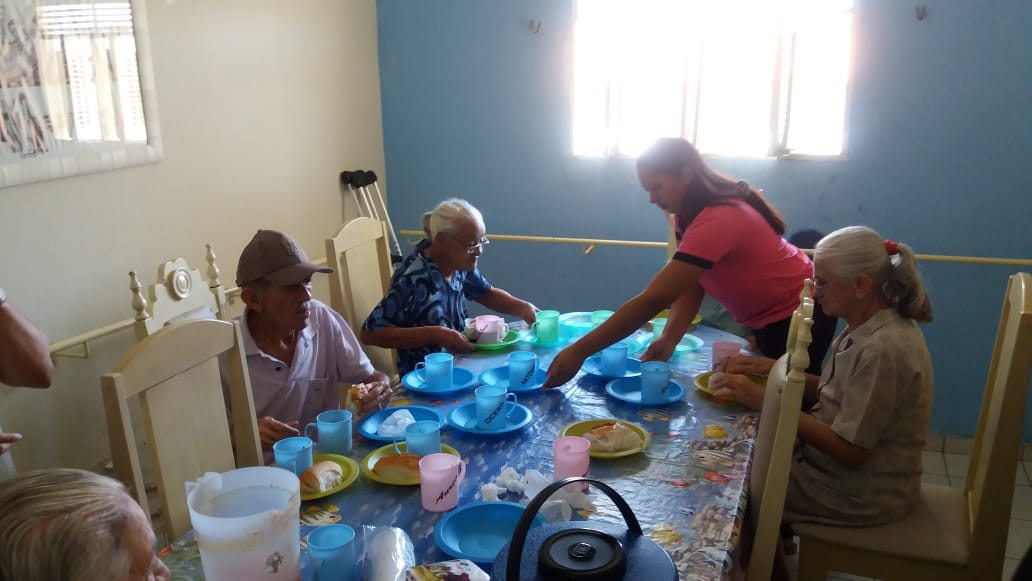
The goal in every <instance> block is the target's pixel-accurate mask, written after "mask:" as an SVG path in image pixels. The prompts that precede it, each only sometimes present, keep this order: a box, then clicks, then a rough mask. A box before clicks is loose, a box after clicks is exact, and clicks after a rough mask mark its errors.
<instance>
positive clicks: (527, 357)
mask: <svg viewBox="0 0 1032 581" xmlns="http://www.w3.org/2000/svg"><path fill="white" fill-rule="evenodd" d="M537 367H538V357H537V355H535V354H533V353H531V352H530V351H516V352H514V353H510V354H509V388H510V389H519V388H524V387H528V386H531V385H534V378H535V376H536V375H537Z"/></svg>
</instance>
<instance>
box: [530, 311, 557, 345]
mask: <svg viewBox="0 0 1032 581" xmlns="http://www.w3.org/2000/svg"><path fill="white" fill-rule="evenodd" d="M534 321H535V322H534V324H533V325H531V327H532V328H533V329H534V335H535V336H536V337H537V341H538V342H539V343H555V342H556V341H558V340H559V311H538V312H537V314H536V315H534Z"/></svg>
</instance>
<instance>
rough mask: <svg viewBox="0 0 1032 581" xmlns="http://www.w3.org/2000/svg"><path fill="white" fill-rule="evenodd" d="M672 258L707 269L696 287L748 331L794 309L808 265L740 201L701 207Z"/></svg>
mask: <svg viewBox="0 0 1032 581" xmlns="http://www.w3.org/2000/svg"><path fill="white" fill-rule="evenodd" d="M674 260H682V261H685V262H689V263H691V264H696V265H698V266H702V267H703V268H706V269H707V271H706V272H705V273H704V274H703V275H702V279H701V280H700V283H701V284H702V288H703V289H705V290H706V294H708V295H710V296H712V297H713V298H714V299H716V300H717V301H718V302H719V303H720V304H722V305H724V308H726V309H727V310H728V312H729V313H731V316H733V317H734V318H735V320H736V321H738V322H739V323H741V324H742V325H745V326H746V327H749V328H750V329H762V328H763V327H765V326H767V325H769V324H771V323H774V322H777V321H780V320H782V319H784V318H786V317H788V316H789V315H791V314H792V311H794V310H795V308H796V307H797V306H798V305H799V292H800V291H801V290H802V288H803V280H804V279H806V278H808V277H812V276H813V264H812V263H811V262H810V258H809V257H808V256H806V254H804V253H803V252H802V251H801V250H799V249H798V248H796V247H795V246H793V245H791V244H789V243H788V242H786V241H785V240H784V239H783V238H782V237H781V236H780V235H778V234H777V233H776V232H775V231H774V229H773V228H771V227H770V224H768V223H767V221H766V220H765V219H764V218H763V216H762V215H760V213H759V212H757V211H756V210H755V209H753V207H752V206H750V205H749V204H748V203H746V202H745V201H744V200H740V199H734V200H730V201H729V202H728V203H727V204H722V205H716V206H709V207H707V208H705V209H704V210H703V211H702V212H700V213H699V215H698V216H696V217H695V219H694V220H692V222H691V223H690V224H689V225H688V229H687V230H685V232H684V234H683V235H682V237H681V243H680V244H679V245H678V247H677V253H676V254H675V255H674Z"/></svg>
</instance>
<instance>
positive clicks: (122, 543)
mask: <svg viewBox="0 0 1032 581" xmlns="http://www.w3.org/2000/svg"><path fill="white" fill-rule="evenodd" d="M0 507H3V508H2V510H0V580H2V581H53V580H56V579H61V580H63V581H94V580H97V579H105V580H112V581H129V580H132V581H136V580H140V579H146V580H148V581H164V580H167V579H169V578H170V577H171V574H170V573H169V570H168V567H166V566H165V564H164V563H162V562H161V560H160V559H158V558H157V556H156V555H155V554H154V542H155V539H154V532H153V531H152V530H151V526H150V523H149V522H148V520H147V515H145V514H144V513H143V510H142V509H141V508H140V505H138V504H136V501H134V500H133V499H132V497H130V496H129V495H128V494H127V493H126V490H125V487H124V486H122V484H121V483H119V482H118V481H117V480H112V479H110V478H107V477H105V476H101V475H99V474H94V473H92V472H87V471H85V470H76V469H71V468H53V469H48V470H36V471H33V472H26V473H24V474H21V475H20V476H17V477H15V478H13V479H11V480H8V481H6V482H3V483H0Z"/></svg>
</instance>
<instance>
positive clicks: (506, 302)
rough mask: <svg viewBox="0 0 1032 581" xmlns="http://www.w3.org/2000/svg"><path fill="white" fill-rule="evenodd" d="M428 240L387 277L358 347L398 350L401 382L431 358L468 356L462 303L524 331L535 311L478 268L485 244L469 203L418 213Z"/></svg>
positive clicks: (445, 203) (481, 222)
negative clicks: (517, 322)
mask: <svg viewBox="0 0 1032 581" xmlns="http://www.w3.org/2000/svg"><path fill="white" fill-rule="evenodd" d="M423 231H424V232H425V233H426V239H424V240H422V241H420V242H419V244H417V245H416V248H415V250H413V251H412V253H411V254H409V255H408V256H407V257H405V259H404V261H402V263H401V264H400V265H399V266H398V269H397V270H396V271H395V272H394V276H393V277H391V287H390V289H388V291H387V295H386V296H384V297H383V300H381V301H380V303H379V304H378V305H376V308H374V309H373V312H372V313H371V314H370V315H369V318H368V319H366V322H365V324H364V325H363V326H362V333H361V338H362V342H364V343H368V344H370V345H376V346H377V347H385V348H388V349H396V350H397V351H398V371H399V372H400V373H401V374H402V375H404V374H406V373H408V372H410V371H412V370H413V369H415V367H416V364H417V363H419V362H420V361H422V360H423V358H424V357H425V356H426V355H427V354H429V353H435V352H438V351H442V350H448V351H454V352H456V353H468V352H470V351H473V345H472V344H471V343H470V342H469V340H468V339H467V338H466V336H465V335H463V333H462V332H463V330H464V329H465V327H466V313H467V311H466V300H467V299H468V300H472V301H476V302H478V303H480V304H482V305H484V306H485V307H487V308H489V309H491V310H493V311H496V312H499V313H502V314H505V315H511V316H513V317H518V318H520V319H523V320H524V321H526V322H527V323H528V324H530V323H533V322H534V321H535V320H536V316H535V313H536V312H537V308H536V307H534V305H532V304H531V303H529V302H527V301H524V300H522V299H518V298H516V297H514V296H512V295H511V294H509V293H507V292H506V291H504V290H502V289H500V288H497V287H493V286H491V284H490V283H489V282H487V279H485V278H484V277H483V275H481V274H480V271H479V270H478V269H477V261H478V260H479V259H480V256H481V255H482V254H483V253H484V246H485V245H486V244H488V242H489V241H488V239H487V238H485V237H484V234H485V232H486V228H485V226H484V217H483V215H481V213H480V210H477V209H476V208H475V207H473V205H472V204H470V203H469V202H467V201H466V200H460V199H458V198H450V199H447V200H445V201H443V202H441V203H440V204H437V206H436V207H435V208H434V209H433V211H432V212H427V213H426V214H423Z"/></svg>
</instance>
